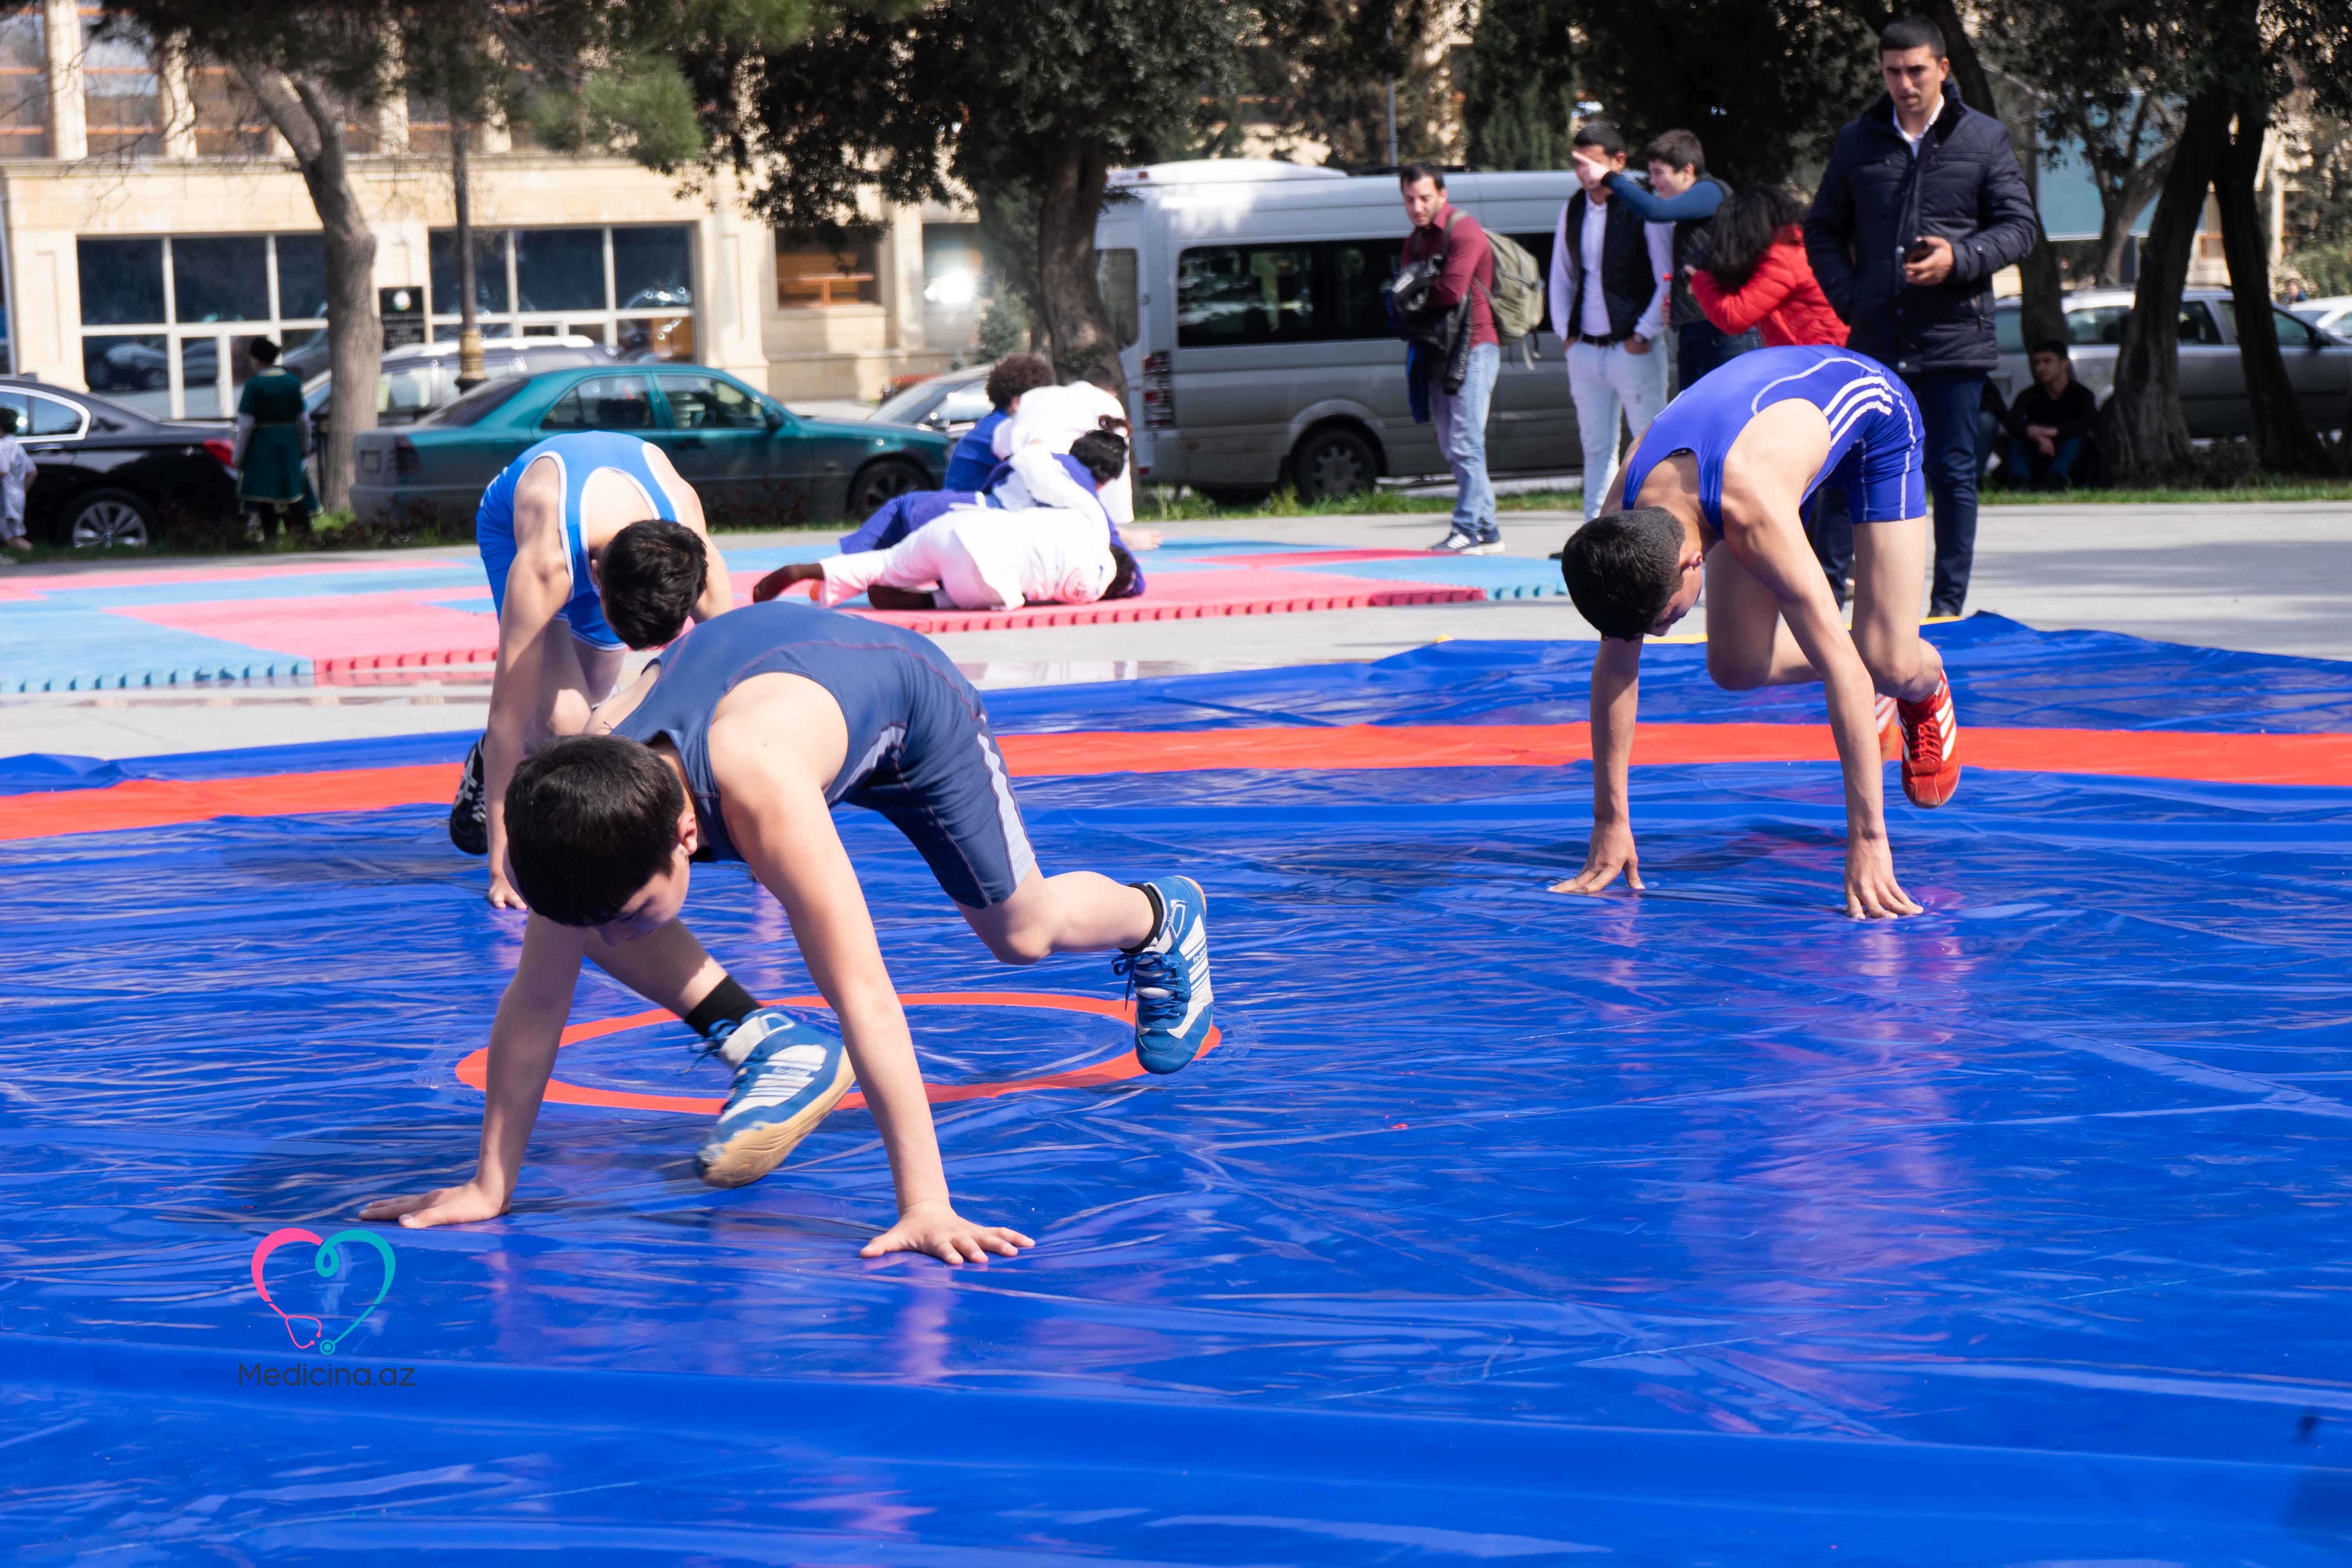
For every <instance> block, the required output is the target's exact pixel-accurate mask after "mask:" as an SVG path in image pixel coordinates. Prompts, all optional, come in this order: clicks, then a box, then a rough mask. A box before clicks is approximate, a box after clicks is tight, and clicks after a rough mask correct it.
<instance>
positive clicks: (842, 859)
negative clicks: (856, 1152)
mask: <svg viewBox="0 0 2352 1568" xmlns="http://www.w3.org/2000/svg"><path fill="white" fill-rule="evenodd" d="M591 729H592V731H603V730H609V731H610V733H590V734H585V735H580V736H576V737H573V738H572V739H569V740H564V741H559V742H556V743H555V744H553V745H551V746H549V747H547V748H546V749H545V750H543V751H541V752H536V753H535V754H533V755H532V756H531V757H530V759H529V760H528V761H526V762H525V763H523V764H522V766H521V767H520V768H519V769H518V770H516V773H515V775H514V783H513V785H512V788H511V789H510V791H509V794H508V796H507V800H506V819H507V825H508V831H509V858H510V860H511V864H512V870H513V876H514V881H515V885H516V886H517V887H518V888H519V889H521V891H522V894H523V896H524V897H525V898H526V899H528V900H530V910H531V916H530V925H529V927H528V928H527V929H526V930H525V931H524V933H523V944H522V956H521V959H520V962H519V963H517V965H516V968H515V975H514V979H513V981H512V983H511V984H509V985H508V987H507V993H506V997H505V1000H504V1001H502V1002H501V1003H500V1004H499V1012H498V1019H497V1022H496V1023H494V1024H493V1025H492V1026H491V1029H490V1047H489V1066H488V1079H487V1082H486V1085H485V1093H486V1098H485V1101H484V1105H483V1110H482V1142H481V1159H480V1163H479V1166H478V1169H477V1171H476V1173H475V1175H474V1178H473V1180H472V1181H470V1182H468V1183H467V1184H465V1185H464V1186H461V1187H448V1188H443V1189H441V1190H439V1191H437V1192H432V1193H426V1194H422V1195H421V1196H416V1197H407V1198H385V1199H379V1200H377V1201H376V1202H374V1203H372V1204H370V1205H367V1207H366V1208H365V1209H364V1210H362V1218H366V1219H397V1220H399V1221H400V1222H401V1223H402V1224H404V1225H406V1226H433V1225H449V1224H461V1223H464V1222H466V1221H468V1220H480V1219H488V1218H491V1217H494V1216H495V1215H499V1214H503V1213H504V1212H505V1211H506V1206H507V1203H508V1200H509V1198H510V1197H511V1196H512V1194H513V1192H514V1185H515V1178H516V1175H517V1173H518V1171H519V1169H520V1165H521V1163H522V1155H523V1150H524V1148H525V1146H526V1144H528V1142H530V1129H531V1123H532V1121H533V1120H534V1119H535V1118H536V1117H537V1115H538V1113H539V1105H540V1100H541V1096H542V1095H543V1094H544V1093H545V1092H546V1089H547V1079H548V1074H549V1071H550V1069H551V1067H552V1065H553V1062H554V1058H555V1050H556V1044H557V1041H558V1039H559V1037H561V1035H562V1029H563V1024H564V1019H565V1017H566V1016H567V1015H568V1014H569V1012H570V1011H571V1006H572V987H573V985H574V984H575V983H576V982H577V980H578V978H579V974H580V963H581V960H582V959H583V958H589V959H593V960H594V961H595V963H597V964H598V966H599V967H601V968H603V969H604V971H605V972H606V973H610V974H611V975H613V977H614V978H615V979H617V980H619V981H620V982H621V983H622V984H625V985H627V986H629V987H630V988H631V989H633V990H635V991H636V992H637V993H638V994H641V995H643V996H645V997H646V998H647V999H649V1000H651V1001H654V1002H656V1003H658V1004H660V1005H663V1006H666V1007H669V1008H671V1009H672V1010H674V1011H676V1012H677V1013H679V1014H681V1015H684V1016H687V1018H688V1022H692V1021H694V1019H695V1017H696V1016H698V1015H703V1014H709V1013H710V1012H712V1011H713V1010H714V1009H717V1010H720V1011H724V1012H727V1013H730V1014H733V1013H739V1012H741V1011H742V1007H741V1004H742V1003H743V1002H745V1001H748V998H742V997H740V994H738V1001H737V1003H736V1004H735V1005H722V1004H716V1003H714V1002H713V1000H712V999H713V998H714V997H723V996H725V995H727V994H730V988H731V987H733V986H734V982H732V981H731V980H729V979H727V978H726V977H725V976H724V975H723V974H722V973H721V972H720V971H719V966H718V965H717V964H716V963H712V962H711V960H710V958H709V955H707V954H706V953H705V952H703V950H702V946H701V944H700V943H699V942H696V941H695V939H694V937H693V936H692V935H691V934H690V933H688V931H687V929H686V927H685V926H683V925H681V924H680V923H678V920H677V914H678V910H679V909H680V907H681V906H682V905H683V904H684V902H685V900H686V894H687V883H688V863H689V862H690V861H693V860H698V859H705V858H713V859H730V860H741V861H744V862H746V863H748V864H749V865H750V867H751V872H752V875H754V876H755V877H757V878H758V879H759V880H760V882H761V885H762V886H764V887H765V888H766V889H768V890H769V891H770V892H772V893H773V894H774V895H775V897H776V900H777V901H778V902H779V903H781V904H782V906H783V909H784V913H785V915H786V917H787V918H788V919H789V920H790V921H791V923H792V931H793V940H794V942H797V943H798V944H799V947H800V952H801V957H802V958H803V961H805V962H806V963H807V964H808V969H809V974H810V976H811V978H813V979H814V981H815V982H816V987H817V990H818V991H819V992H821V993H822V994H824V999H825V1002H826V1004H827V1005H829V1006H830V1007H831V1008H832V1009H833V1012H834V1016H835V1018H836V1019H837V1020H838V1022H839V1025H840V1028H841V1034H840V1035H838V1036H836V1035H835V1034H833V1033H831V1032H830V1031H827V1030H824V1029H819V1028H815V1027H813V1026H809V1025H807V1024H805V1023H803V1022H801V1021H799V1020H797V1019H795V1018H793V1016H790V1015H789V1014H787V1013H785V1012H784V1011H783V1010H782V1009H781V1008H774V1007H761V1008H756V1009H755V1010H751V1011H750V1012H749V1013H748V1016H741V1017H740V1022H734V1023H731V1024H730V1026H723V1027H721V1028H719V1029H715V1030H713V1031H711V1034H712V1037H713V1039H714V1041H715V1044H714V1046H713V1047H712V1051H713V1054H716V1055H718V1056H719V1057H720V1058H722V1059H723V1060H725V1061H726V1062H727V1064H728V1065H729V1066H730V1067H732V1068H735V1083H734V1089H733V1092H732V1093H731V1094H730V1096H729V1097H728V1101H727V1106H726V1109H725V1110H723V1111H722V1112H721V1113H720V1115H719V1121H718V1124H717V1126H716V1127H715V1128H714V1129H713V1130H712V1131H711V1135H710V1138H709V1142H706V1143H705V1144H704V1146H703V1148H702V1150H701V1151H700V1152H699V1153H698V1154H697V1156H696V1158H695V1163H696V1167H697V1169H698V1170H699V1171H700V1173H701V1174H702V1178H703V1180H705V1181H706V1182H709V1183H710V1184H712V1185H714V1186H729V1187H731V1186H740V1185H742V1184H745V1183H747V1182H753V1181H757V1180H758V1179H759V1178H760V1177H761V1176H763V1175H765V1174H767V1173H769V1172H770V1171H772V1170H773V1169H775V1167H776V1166H777V1165H778V1164H780V1163H782V1161H783V1159H784V1156H785V1155H786V1154H787V1153H788V1152H791V1150H792V1148H793V1145H794V1144H796V1143H798V1142H800V1140H801V1139H802V1138H803V1137H804V1136H806V1135H807V1133H808V1132H809V1131H811V1130H812V1129H813V1128H814V1127H815V1126H816V1124H817V1123H818V1122H819V1121H822V1120H824V1116H825V1114H826V1113H827V1112H829V1111H830V1110H832V1109H833V1108H834V1106H835V1104H836V1103H838V1102H839V1100H841V1097H842V1096H843V1094H845V1092H846V1091H847V1090H848V1089H849V1086H850V1083H851V1081H852V1079H855V1081H856V1083H857V1084H858V1086H859V1087H860V1088H861V1089H863V1090H864V1091H865V1094H866V1103H867V1104H868V1106H869V1107H870V1108H871V1109H872V1110H873V1112H874V1120H875V1123H876V1125H877V1127H878V1128H879V1130H880V1131H881V1134H882V1141H883V1144H884V1147H885V1148H886V1149H887V1151H888V1152H889V1156H890V1169H891V1173H892V1176H893V1178H894V1179H895V1182H896V1184H897V1189H898V1223H897V1224H895V1225H894V1226H891V1227H890V1229H889V1230H888V1231H887V1232H885V1233H884V1234H883V1235H881V1236H879V1237H876V1238H875V1239H874V1240H873V1241H871V1242H869V1243H868V1244H867V1245H866V1247H865V1249H864V1252H863V1254H862V1256H865V1257H868V1258H872V1257H877V1256H879V1255H880V1254H882V1253H885V1252H900V1251H914V1252H925V1253H929V1254H930V1255H931V1256H932V1257H934V1258H940V1259H941V1260H942V1261H945V1262H948V1263H961V1262H964V1261H967V1260H969V1261H971V1262H975V1263H977V1262H979V1261H981V1260H982V1258H983V1257H984V1256H985V1255H986V1254H988V1253H990V1252H994V1253H997V1254H1000V1255H1002V1256H1005V1257H1010V1256H1012V1255H1013V1252H1014V1250H1015V1249H1016V1248H1018V1247H1026V1246H1029V1245H1030V1242H1029V1238H1028V1237H1024V1236H1022V1235H1021V1234H1020V1233H1018V1232H1016V1231H1011V1230H1006V1229H1004V1228H1003V1227H1002V1226H979V1225H974V1224H972V1223H971V1222H970V1221H968V1220H965V1219H963V1218H962V1217H961V1216H960V1215H957V1214H956V1212H955V1210H954V1208H953V1206H952V1205H950V1202H949V1198H948V1189H947V1178H946V1175H945V1173H944V1172H943V1170H942V1168H941V1165H940V1151H939V1142H938V1140H937V1138H936V1136H935V1135H934V1133H933V1131H932V1128H931V1119H930V1105H929V1100H928V1099H927V1098H926V1096H925V1094H924V1090H923V1080H922V1074H921V1072H920V1070H919V1068H918V1067H917V1066H916V1062H915V1053H914V1043H913V1039H912V1037H911V1036H910V1035H909V1034H908V1028H907V1018H906V1014H905V1013H904V1011H903V1010H902V1009H901V1008H900V1006H899V1003H898V992H897V990H896V988H895V987H894V986H893V984H891V980H890V973H889V971H888V969H887V967H886V966H885V965H884V963H883V961H882V951H881V947H880V945H879V943H878V942H877V940H876V938H875V933H874V921H873V917H872V916H871V915H870V914H869V913H868V911H867V910H866V898H865V894H864V893H863V892H862V891H861V890H860V889H859V887H858V882H857V873H856V870H855V868H853V867H852V866H851V865H850V861H849V856H848V854H847V852H846V851H845V849H844V848H843V847H842V842H841V837H840V835H839V834H838V833H837V832H836V831H835V828H834V826H833V816H832V811H833V807H834V805H835V804H837V803H842V802H846V803H848V804H850V805H862V806H866V807H867V808H868V809H870V810H874V811H877V812H880V813H881V814H882V815H883V816H887V817H888V818H889V819H890V821H891V822H892V823H893V824H895V825H896V826H898V829H899V831H901V832H902V833H904V834H905V835H906V836H907V837H908V839H910V840H911V841H912V842H913V843H914V846H915V847H916V848H917V850H919V852H920V853H921V855H922V857H923V858H924V859H925V860H926V861H927V862H929V865H930V868H931V872H932V874H933V875H934V876H935V877H937V878H938V879H939V883H940V888H941V889H943V890H944V891H945V892H946V893H947V895H948V897H949V898H950V899H952V900H955V904H956V907H957V910H958V911H959V912H960V913H961V914H962V916H963V918H964V920H965V921H967V922H968V923H969V924H970V925H971V929H972V930H973V931H975V932H977V933H978V934H979V936H980V938H981V940H982V942H985V943H987V945H988V948H989V951H990V952H993V953H994V954H995V955H996V956H997V957H998V958H1000V959H1002V960H1003V961H1004V962H1005V963H1035V962H1037V961H1038V960H1039V959H1042V958H1044V957H1045V956H1046V955H1047V954H1049V953H1056V952H1110V951H1112V950H1117V951H1118V953H1119V957H1118V959H1116V960H1115V961H1114V962H1113V963H1112V969H1113V971H1114V972H1115V973H1122V974H1126V975H1127V976H1129V983H1130V984H1132V985H1133V987H1134V989H1135V994H1136V1025H1135V1045H1136V1056H1137V1058H1139V1060H1140V1062H1141V1064H1142V1065H1143V1067H1144V1068H1147V1069H1148V1070H1150V1071H1152V1072H1160V1073H1167V1072H1174V1071H1176V1070H1177V1069H1178V1068H1181V1067H1183V1066H1184V1065H1185V1064H1187V1063H1188V1062H1190V1061H1191V1060H1192V1058H1193V1057H1194V1056H1195V1055H1197V1054H1198V1053H1199V1051H1200V1049H1201V1047H1202V1045H1203V1044H1204V1043H1205V1042H1206V1040H1207V1038H1208V1035H1209V1031H1210V1026H1211V1021H1212V1000H1213V999H1212V996H1211V993H1210V984H1209V949H1208V924H1207V915H1208V898H1207V895H1206V894H1204V893H1202V890H1201V888H1200V884H1198V883H1197V882H1194V881H1192V879H1190V878H1186V877H1162V878H1159V879H1154V880H1151V881H1148V882H1136V883H1119V882H1115V881H1113V880H1111V879H1109V878H1108V877H1104V876H1100V875H1097V873H1095V872H1092V871H1073V872H1065V873H1064V874H1062V875H1060V876H1056V877H1047V876H1045V874H1044V873H1043V872H1041V871H1040V870H1039V869H1038V868H1037V859H1036V857H1035V855H1034V853H1032V851H1031V849H1030V847H1029V839H1028V836H1027V835H1026V834H1025V833H1024V831H1023V828H1022V826H1021V813H1020V810H1019V808H1018V807H1017V806H1015V805H1014V804H1013V791H1012V787H1011V785H1010V784H1009V783H1008V782H1007V780H1006V777H1005V769H1004V759H1003V755H1002V754H1001V753H1000V752H998V750H997V746H996V740H995V737H994V736H993V735H992V733H991V732H990V730H989V726H988V714H987V711H986V710H984V709H983V708H982V705H981V700H980V694H979V693H978V692H976V691H974V690H973V689H971V683H970V682H969V681H967V680H965V679H963V677H962V676H961V675H960V674H958V673H957V671H956V668H955V666H954V665H952V664H950V662H949V661H948V659H947V657H946V656H945V655H944V654H942V653H940V650H939V648H938V647H936V646H935V645H934V644H932V643H931V642H930V641H929V640H928V639H927V638H924V637H919V636H917V635H916V634H914V633H912V632H908V631H906V630H903V629H902V628H900V627H898V626H887V625H881V624H878V623H875V622H870V621H864V620H858V619H855V618H852V617H850V616H839V615H835V614H833V613H832V612H830V611H826V610H820V609H818V608H816V607H815V606H814V605H805V604H793V603H774V604H765V605H751V606H749V607H747V608H744V609H740V610H737V611H735V612H733V613H732V614H730V615H727V616H721V617H719V619H718V620H716V621H714V622H712V623H711V624H709V625H708V626H700V627H698V628H697V629H696V630H694V631H692V632H690V633H688V635H687V637H685V638H684V639H683V640H682V641H680V642H678V643H677V644H675V645H674V646H672V647H670V648H668V649H667V651H666V652H665V653H664V654H663V656H662V658H661V660H660V662H659V664H657V665H656V666H655V667H653V668H648V669H647V670H646V673H645V674H644V676H642V677H641V678H640V679H638V681H637V682H636V683H635V685H634V686H632V687H631V688H630V689H628V690H627V691H626V692H625V693H624V694H622V695H621V696H619V697H617V698H615V699H614V700H613V701H612V702H610V703H608V704H607V705H606V706H605V707H604V709H603V710H599V712H598V713H597V715H596V718H595V720H594V722H593V724H592V726H591Z"/></svg>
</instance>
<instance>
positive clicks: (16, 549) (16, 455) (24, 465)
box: [0, 408, 33, 565]
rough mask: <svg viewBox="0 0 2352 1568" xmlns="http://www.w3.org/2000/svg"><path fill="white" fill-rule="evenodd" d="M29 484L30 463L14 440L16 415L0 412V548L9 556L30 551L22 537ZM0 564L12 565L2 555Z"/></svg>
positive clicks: (29, 543) (11, 411)
mask: <svg viewBox="0 0 2352 1568" xmlns="http://www.w3.org/2000/svg"><path fill="white" fill-rule="evenodd" d="M32 482H33V459H32V458H28V457H26V455H25V444H24V443H23V442H22V441H19V440H17V439H16V410H15V409H13V408H0V547H5V548H6V549H7V550H8V551H9V552H10V553H11V554H12V555H24V554H27V553H29V552H31V551H32V548H33V542H32V541H31V540H29V539H26V537H25V491H26V488H27V487H28V486H30V485H31V484H32ZM0 562H7V563H8V564H10V565H14V564H16V563H15V562H14V561H11V560H9V558H8V556H5V555H0Z"/></svg>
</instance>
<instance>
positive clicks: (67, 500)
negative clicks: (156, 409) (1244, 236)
mask: <svg viewBox="0 0 2352 1568" xmlns="http://www.w3.org/2000/svg"><path fill="white" fill-rule="evenodd" d="M0 407H5V408H13V409H15V410H16V437H17V439H18V440H20V441H22V442H23V443H24V446H25V455H26V457H29V458H32V459H33V464H34V467H35V468H36V470H37V472H36V473H35V475H34V478H33V483H32V487H31V489H30V491H29V493H27V494H26V498H25V531H26V533H27V534H29V535H30V536H31V537H32V538H34V539H35V540H37V541H38V542H41V543H44V544H72V545H74V546H75V547H77V548H103V547H105V546H108V545H116V544H120V545H128V546H131V547H133V548H136V547H137V546H140V545H143V544H149V543H152V542H156V541H158V540H161V539H162V538H163V537H164V536H165V535H166V534H168V533H171V532H173V531H181V530H184V529H190V528H193V527H198V526H210V527H213V528H217V527H218V526H219V525H220V524H222V523H224V522H226V521H229V520H231V519H233V518H235V517H236V470H235V469H234V468H230V467H229V460H230V458H233V457H234V456H235V455H236V447H235V444H234V442H233V441H232V440H231V438H230V435H229V431H228V430H227V428H226V427H225V426H219V425H187V424H176V423H173V422H170V421H166V420H158V419H150V418H149V417H147V416H145V415H144V414H140V413H136V412H134V411H133V410H131V409H128V408H125V407H123V406H122V405H121V404H119V403H111V402H109V401H108V400H107V399H105V398H103V397H93V396H91V395H89V394H88V393H86V392H68V391H67V390H65V389H64V388H63V387H58V386H51V385H49V384H47V383H45V382H37V381H26V380H25V379H23V378H21V377H17V376H0Z"/></svg>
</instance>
